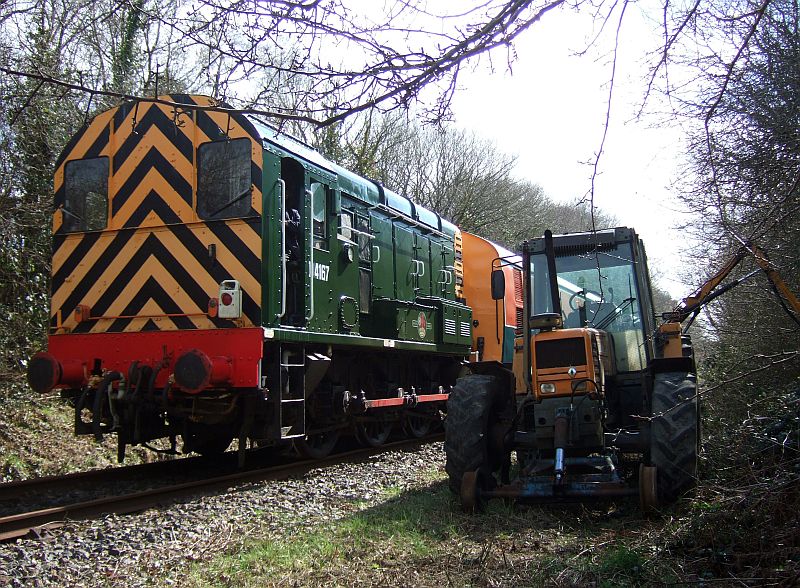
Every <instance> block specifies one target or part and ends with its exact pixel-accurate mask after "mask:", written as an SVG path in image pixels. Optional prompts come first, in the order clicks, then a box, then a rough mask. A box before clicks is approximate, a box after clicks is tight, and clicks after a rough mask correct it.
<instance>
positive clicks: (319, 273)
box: [314, 263, 331, 282]
mask: <svg viewBox="0 0 800 588" xmlns="http://www.w3.org/2000/svg"><path fill="white" fill-rule="evenodd" d="M330 269H331V268H330V266H328V265H324V264H322V263H315V264H314V277H315V278H316V279H318V280H320V281H321V282H327V281H328V272H330Z"/></svg>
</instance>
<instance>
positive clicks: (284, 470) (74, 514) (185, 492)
mask: <svg viewBox="0 0 800 588" xmlns="http://www.w3.org/2000/svg"><path fill="white" fill-rule="evenodd" d="M442 438H443V434H442V433H437V434H435V435H429V436H426V437H422V438H419V439H403V440H401V441H395V442H392V443H386V444H385V445H382V446H381V447H377V448H362V449H357V450H352V451H346V452H343V453H338V454H336V455H332V456H329V457H326V458H324V459H319V460H302V461H299V462H293V463H290V464H285V465H279V466H271V467H266V468H261V469H255V470H249V471H242V472H236V473H234V474H227V475H223V476H216V477H213V478H206V479H201V480H195V481H191V482H185V483H181V484H174V485H170V486H165V487H163V488H155V489H151V490H145V491H141V492H135V493H132V494H126V495H123V496H109V497H106V498H100V499H97V500H89V501H86V502H79V503H74V504H68V505H63V506H57V507H53V508H46V509H42V510H37V511H32V512H23V513H19V514H14V515H9V516H5V517H2V518H0V541H8V540H11V539H16V538H19V537H23V536H25V535H27V534H29V533H30V532H31V531H36V530H40V529H47V528H56V527H59V526H63V525H64V524H65V523H66V522H68V521H79V520H90V519H94V518H97V517H99V516H102V515H106V514H125V513H131V512H136V511H141V510H145V509H147V508H150V507H153V506H161V505H165V504H171V503H172V502H175V501H176V500H178V499H180V498H184V497H187V496H194V495H201V494H206V493H210V492H211V491H213V490H216V489H218V488H226V489H227V488H230V486H231V483H237V484H244V483H250V482H260V481H269V480H280V479H285V478H288V477H290V476H292V475H302V474H306V473H308V472H310V471H311V470H314V469H318V468H322V467H328V466H332V465H336V464H339V463H347V462H358V461H361V460H365V459H368V458H370V457H373V456H375V455H379V454H381V453H384V452H386V451H391V450H397V449H411V448H415V447H419V446H420V445H423V444H426V443H430V442H432V441H439V440H441V439H442Z"/></svg>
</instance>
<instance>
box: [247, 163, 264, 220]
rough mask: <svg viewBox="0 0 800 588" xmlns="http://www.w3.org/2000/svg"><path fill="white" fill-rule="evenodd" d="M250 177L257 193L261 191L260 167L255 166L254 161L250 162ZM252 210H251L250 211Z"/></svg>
mask: <svg viewBox="0 0 800 588" xmlns="http://www.w3.org/2000/svg"><path fill="white" fill-rule="evenodd" d="M250 177H251V178H252V180H251V181H252V183H253V184H255V185H256V186H257V187H258V190H259V192H260V191H261V189H262V188H261V166H260V165H259V164H257V163H256V162H255V161H253V160H250ZM251 210H252V209H251Z"/></svg>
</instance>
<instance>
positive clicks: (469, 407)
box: [444, 375, 502, 494]
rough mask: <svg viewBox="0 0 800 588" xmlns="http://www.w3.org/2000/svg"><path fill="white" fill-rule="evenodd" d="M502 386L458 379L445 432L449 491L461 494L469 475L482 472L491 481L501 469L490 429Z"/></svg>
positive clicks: (449, 402)
mask: <svg viewBox="0 0 800 588" xmlns="http://www.w3.org/2000/svg"><path fill="white" fill-rule="evenodd" d="M499 387H500V382H499V381H498V380H497V378H495V377H492V376H477V375H474V376H466V377H464V378H459V380H458V382H456V385H455V387H454V388H453V391H452V392H451V394H450V397H449V399H448V400H447V420H446V421H445V428H444V431H445V432H444V448H445V454H446V457H447V462H446V464H445V470H446V471H447V475H448V477H449V480H450V489H451V490H452V491H453V492H454V493H455V494H460V493H461V484H462V479H463V477H464V475H465V474H466V473H467V472H475V471H478V470H480V472H482V473H483V474H485V476H486V477H492V476H493V474H494V472H496V471H497V470H498V469H500V465H501V463H502V456H497V455H493V452H492V451H491V450H490V447H489V438H490V426H491V419H492V415H493V412H494V411H493V409H494V404H495V402H496V399H497V397H498V395H499Z"/></svg>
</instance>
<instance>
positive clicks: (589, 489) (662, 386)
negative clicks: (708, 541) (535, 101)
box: [445, 227, 800, 510]
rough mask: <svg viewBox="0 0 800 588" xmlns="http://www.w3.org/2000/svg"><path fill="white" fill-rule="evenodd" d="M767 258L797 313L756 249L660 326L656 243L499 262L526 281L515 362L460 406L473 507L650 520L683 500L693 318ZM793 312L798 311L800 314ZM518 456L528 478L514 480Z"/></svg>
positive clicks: (559, 248)
mask: <svg viewBox="0 0 800 588" xmlns="http://www.w3.org/2000/svg"><path fill="white" fill-rule="evenodd" d="M750 254H752V255H754V256H755V258H756V260H757V262H758V263H759V265H760V266H761V268H762V269H763V270H764V271H765V272H766V274H767V276H768V278H769V279H770V280H771V282H772V283H773V285H774V286H775V288H776V290H777V291H778V292H779V293H780V295H781V298H782V300H783V301H784V304H785V305H788V306H791V309H790V312H793V313H795V315H797V316H800V303H798V300H797V298H796V297H795V296H794V295H793V294H792V293H791V292H790V291H789V289H788V288H787V287H786V285H785V283H784V282H783V281H782V280H781V279H780V276H779V275H778V274H777V272H776V271H775V268H774V267H772V265H771V264H770V263H769V261H768V260H767V258H766V256H765V255H764V254H763V253H762V252H761V251H760V250H759V249H757V248H754V247H752V246H745V247H743V248H742V250H741V251H740V252H739V253H738V254H737V256H736V257H735V258H734V259H733V260H731V262H730V263H729V264H727V265H726V266H725V268H723V269H722V270H720V272H718V273H717V274H716V275H714V276H713V277H712V278H710V279H709V280H708V281H707V282H706V283H705V284H704V285H703V286H702V287H701V288H700V289H699V290H698V291H697V292H696V293H695V294H693V295H692V296H690V297H688V298H686V299H685V300H684V301H683V302H682V303H681V304H680V305H679V306H678V307H677V308H676V309H675V310H674V311H672V312H670V313H666V314H664V315H663V316H662V322H661V324H657V320H656V314H655V312H654V308H653V301H652V293H651V284H650V278H649V272H648V269H647V258H646V255H645V249H644V244H643V242H642V241H641V239H640V238H639V236H638V235H637V234H636V233H635V232H634V231H633V230H632V229H629V228H625V227H620V228H615V229H608V230H602V231H596V232H591V233H575V234H566V235H557V236H553V235H552V234H551V233H550V232H549V231H548V232H546V233H545V236H544V237H543V238H540V239H534V240H531V241H526V242H525V243H523V245H522V255H521V258H520V256H514V257H508V258H506V259H497V260H495V261H494V264H493V267H495V268H496V269H495V270H494V271H492V272H491V292H492V298H494V299H495V301H496V303H497V304H498V305H499V304H501V303H502V304H506V303H507V302H504V298H507V297H508V292H509V290H511V291H512V292H513V289H510V288H507V285H506V276H507V275H508V273H509V272H508V271H505V272H504V271H503V269H506V268H500V267H498V266H502V265H504V264H506V265H511V266H512V267H513V268H514V269H515V270H516V271H517V272H521V276H522V285H523V288H522V290H523V291H522V317H521V319H522V320H521V323H522V324H521V327H522V328H521V329H518V331H517V336H516V339H515V344H514V349H513V350H514V354H513V361H512V362H511V364H510V366H509V364H508V363H505V364H504V363H502V362H500V361H478V362H474V363H472V364H470V368H471V370H470V371H471V375H469V376H466V377H464V378H461V379H459V381H458V384H457V385H456V387H455V389H454V391H453V392H452V393H451V395H450V398H449V400H448V406H447V427H446V438H445V450H446V453H447V466H446V468H447V473H448V475H449V479H450V486H451V488H452V489H453V491H455V492H456V493H458V494H460V497H461V501H462V504H463V506H464V507H465V508H466V509H468V510H471V509H475V508H477V507H479V506H480V505H481V504H482V503H483V502H484V501H485V500H488V499H490V498H493V497H504V498H515V499H522V500H533V501H541V500H564V499H575V498H581V497H589V496H622V495H634V494H637V493H638V494H639V496H640V500H641V503H642V506H643V508H644V509H645V510H654V509H656V508H658V507H659V505H661V504H664V503H667V502H670V501H673V500H674V499H676V498H677V497H678V496H679V494H680V493H681V492H682V491H683V490H685V489H686V488H688V487H690V486H691V485H692V484H693V483H694V481H695V476H696V472H697V457H698V449H699V445H700V435H699V432H700V410H699V402H698V394H697V376H696V369H695V360H694V354H693V351H692V344H691V341H690V338H689V336H688V335H687V334H686V332H685V329H683V328H682V324H683V323H684V322H688V321H687V319H689V318H690V317H691V318H693V317H694V316H696V314H697V312H698V311H699V310H700V308H702V306H703V305H704V304H706V303H707V302H708V301H710V300H712V299H713V298H716V297H717V296H718V295H720V294H722V293H724V292H725V291H727V290H729V289H730V288H731V287H733V286H735V285H736V284H738V283H741V281H743V280H744V279H747V278H749V277H750V275H752V274H750V275H748V276H745V277H744V278H741V279H740V280H736V281H734V282H732V283H730V284H728V285H726V286H724V287H719V286H720V283H721V282H722V281H723V279H724V278H725V277H726V276H727V275H728V274H729V273H730V272H731V270H732V269H733V268H734V267H735V266H736V265H737V264H738V263H739V262H740V261H741V260H742V259H743V258H744V257H745V256H747V255H750ZM788 306H787V309H788ZM512 452H515V453H516V457H517V459H516V462H517V465H516V468H515V469H514V470H513V471H515V472H516V475H514V476H513V479H512V476H511V474H512V467H511V465H512V460H511V454H512Z"/></svg>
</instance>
